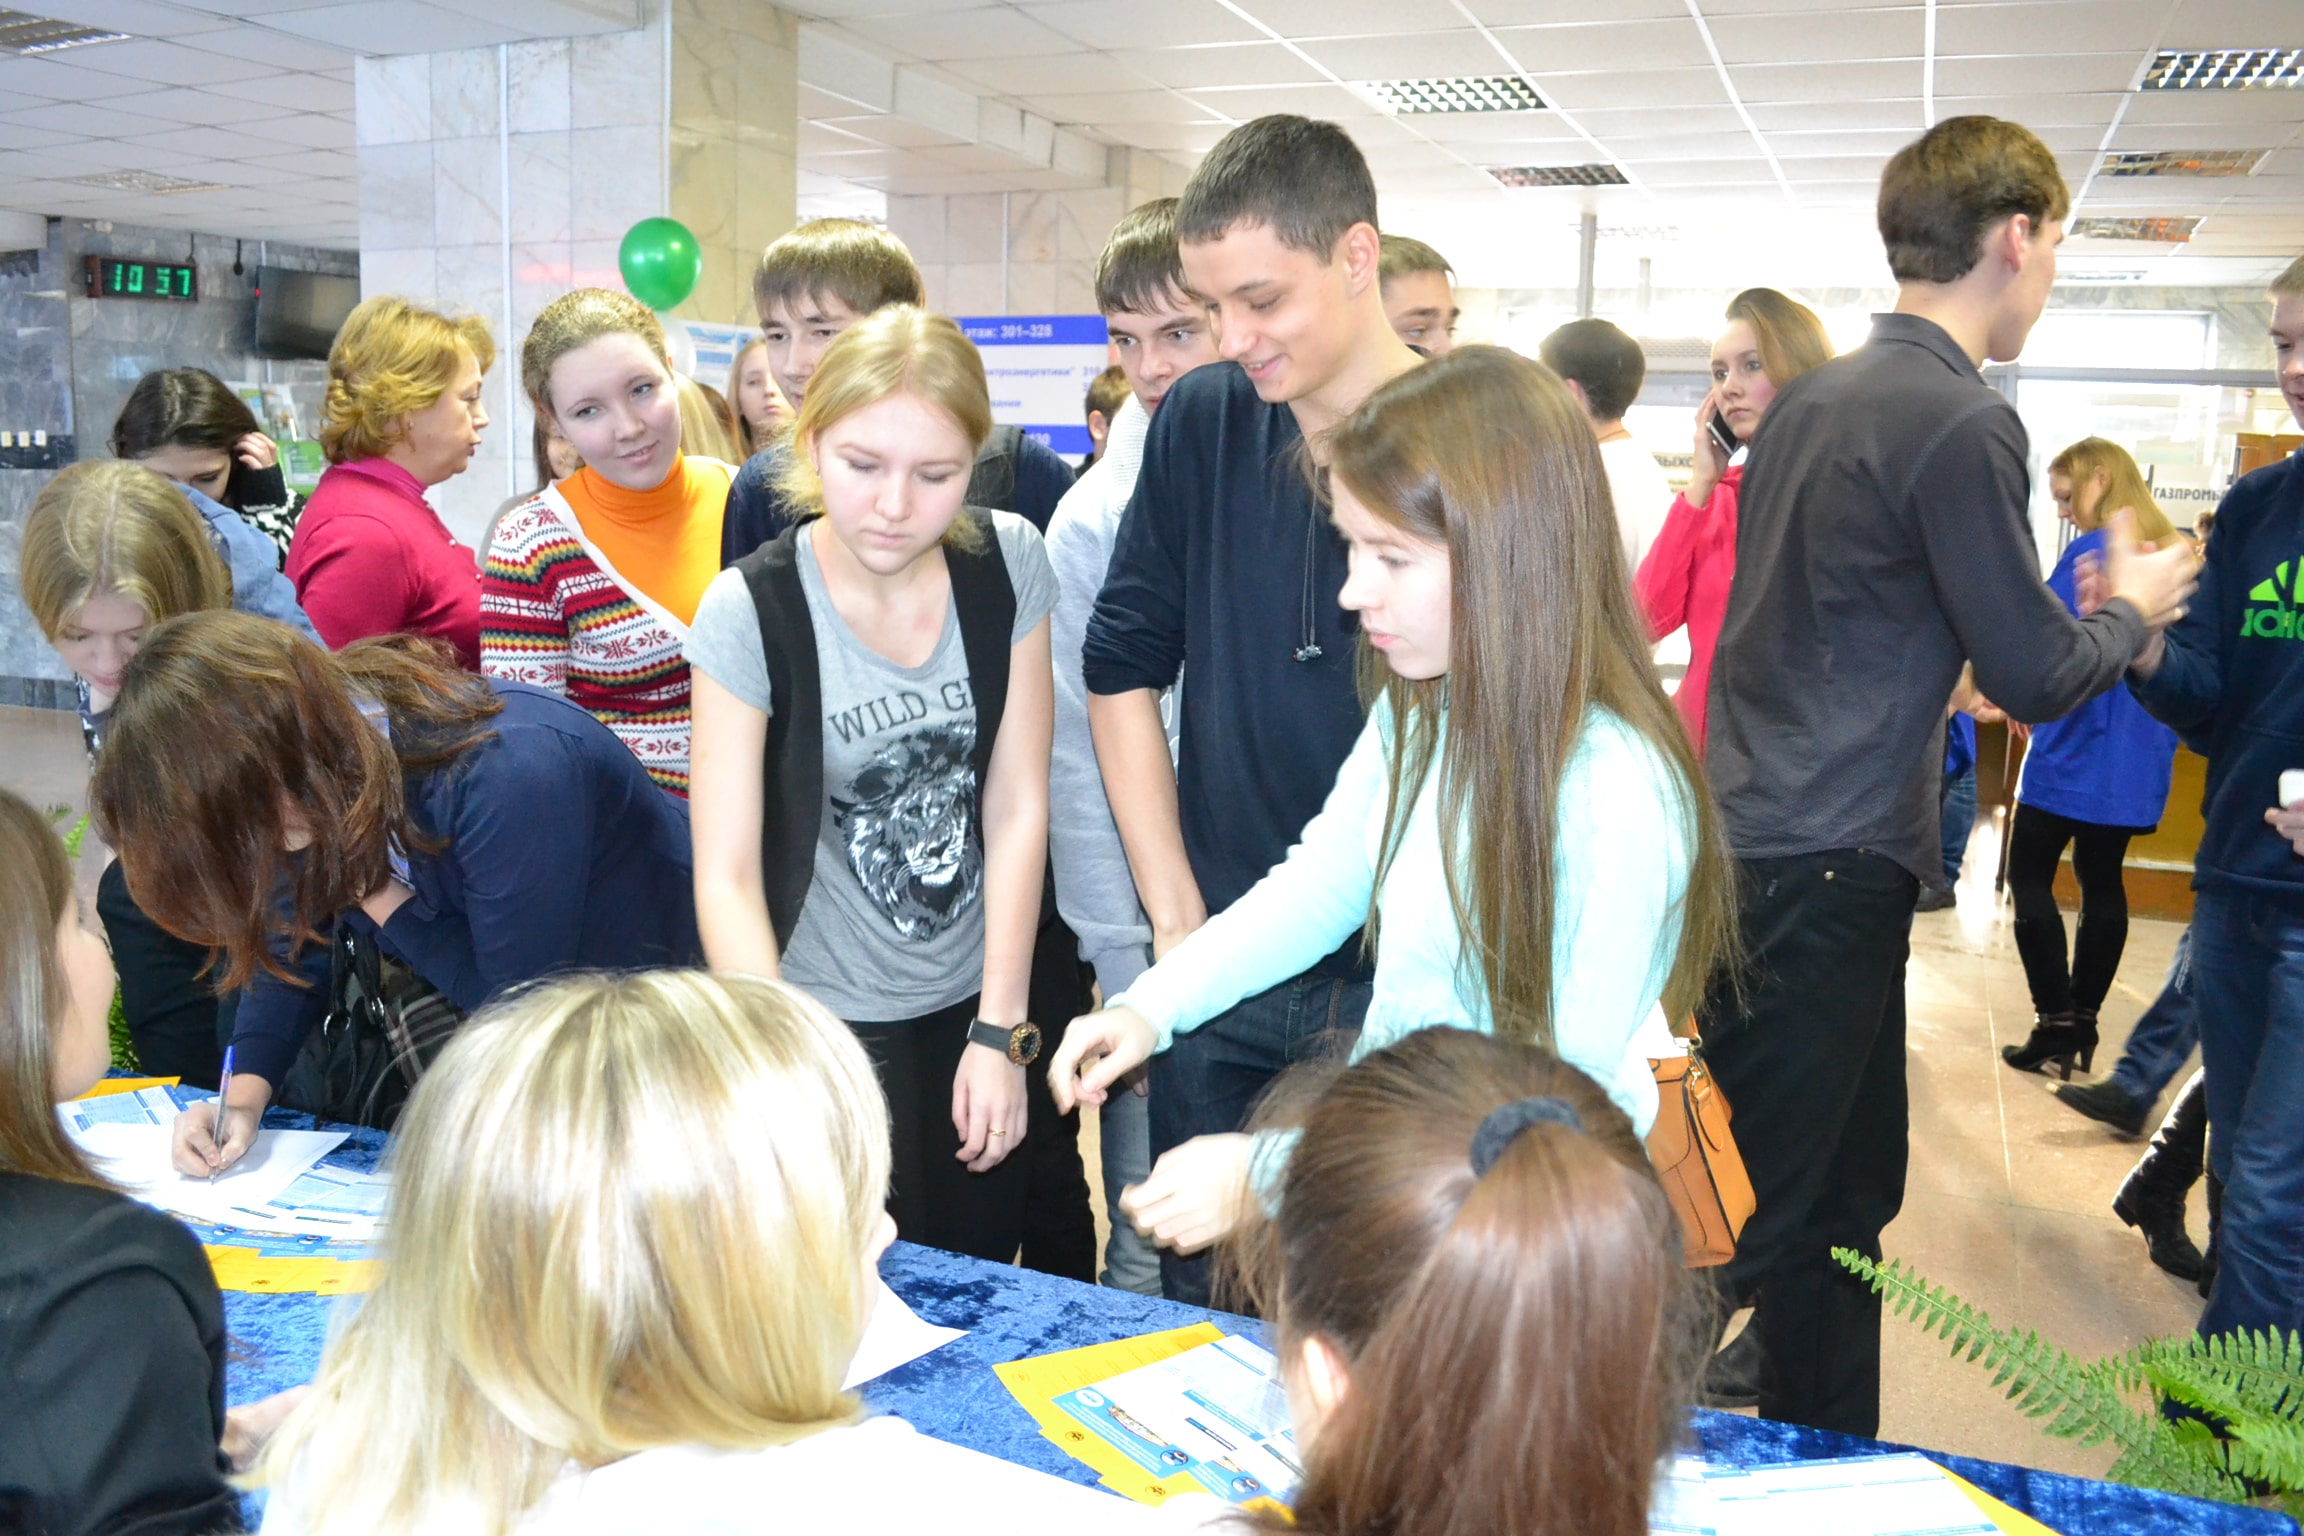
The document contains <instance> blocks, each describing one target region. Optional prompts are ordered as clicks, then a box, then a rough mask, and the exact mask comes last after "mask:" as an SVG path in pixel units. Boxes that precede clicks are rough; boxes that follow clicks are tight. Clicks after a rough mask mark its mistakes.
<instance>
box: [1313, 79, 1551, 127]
mask: <svg viewBox="0 0 2304 1536" xmlns="http://www.w3.org/2000/svg"><path fill="white" fill-rule="evenodd" d="M1354 89H1355V90H1357V91H1359V92H1360V94H1361V95H1363V96H1366V97H1367V98H1368V99H1369V100H1370V101H1373V102H1375V103H1376V105H1378V106H1380V107H1382V108H1383V109H1384V110H1385V111H1387V112H1392V113H1397V114H1399V115H1400V116H1403V117H1412V116H1417V115H1421V114H1425V113H1434V112H1541V111H1543V110H1544V98H1543V97H1541V96H1539V95H1537V94H1536V88H1535V87H1534V86H1532V85H1530V84H1529V83H1528V82H1527V81H1525V80H1523V79H1521V78H1520V77H1519V76H1518V75H1462V76H1457V77H1455V78H1453V79H1433V80H1362V81H1358V82H1356V83H1355V85H1354Z"/></svg>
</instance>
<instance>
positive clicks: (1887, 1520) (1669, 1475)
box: [1648, 1455, 2020, 1536]
mask: <svg viewBox="0 0 2304 1536" xmlns="http://www.w3.org/2000/svg"><path fill="white" fill-rule="evenodd" d="M1995 1509H1996V1510H1997V1511H2000V1512H2005V1513H2006V1514H2008V1515H2010V1516H2014V1515H2015V1512H2014V1511H2013V1510H2008V1509H2007V1507H2006V1506H2005V1505H1999V1504H1998V1503H1997V1501H1989V1502H1988V1504H1985V1505H1980V1504H1979V1502H1978V1501H1977V1499H1976V1498H1974V1497H1972V1496H1971V1495H1970V1494H1969V1493H1967V1492H1965V1491H1964V1489H1963V1485H1961V1484H1959V1483H1958V1482H1956V1481H1955V1480H1954V1479H1953V1478H1952V1477H1951V1476H1950V1475H1949V1474H1948V1473H1946V1472H1945V1471H1944V1469H1943V1468H1942V1467H1939V1466H1937V1465H1936V1464H1935V1463H1934V1462H1932V1461H1930V1460H1928V1459H1927V1458H1926V1457H1924V1456H1912V1455H1898V1456H1863V1457H1850V1458H1847V1459H1845V1460H1833V1461H1794V1462H1785V1463H1783V1464H1781V1465H1775V1466H1761V1467H1736V1468H1728V1467H1707V1466H1705V1465H1703V1464H1702V1463H1699V1462H1694V1461H1690V1460H1688V1459H1686V1458H1682V1459H1681V1460H1680V1461H1678V1462H1676V1463H1675V1464H1674V1465H1673V1466H1672V1467H1671V1468H1670V1469H1669V1470H1668V1471H1667V1472H1666V1473H1665V1475H1664V1477H1663V1478H1662V1479H1661V1480H1660V1482H1659V1483H1658V1486H1657V1496H1656V1498H1655V1500H1654V1501H1653V1503H1652V1505H1651V1508H1650V1513H1649V1521H1648V1528H1649V1530H1650V1532H1651V1533H1653V1536H1999V1533H2000V1532H2001V1531H2003V1530H2006V1529H2010V1528H2011V1527H2008V1526H2006V1525H2004V1524H2002V1523H2001V1522H2000V1521H1999V1520H1998V1519H1996V1518H1995V1513H1993V1512H1988V1511H1991V1510H1995ZM2018 1518H2020V1517H2018Z"/></svg>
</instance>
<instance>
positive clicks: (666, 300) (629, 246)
mask: <svg viewBox="0 0 2304 1536" xmlns="http://www.w3.org/2000/svg"><path fill="white" fill-rule="evenodd" d="M616 265H617V266H618V267H619V268H621V269H622V270H623V273H624V286H625V287H626V288H627V289H629V290H630V291H631V294H632V297H634V298H636V299H638V300H639V301H640V302H641V303H643V304H645V305H647V306H648V307H649V308H650V309H670V308H672V307H673V306H674V305H676V304H678V303H679V302H680V301H681V300H682V299H685V298H687V297H688V295H689V294H691V293H694V292H695V291H696V279H697V278H699V277H701V276H703V275H704V252H703V249H702V248H701V247H700V246H698V245H697V244H696V237H695V236H694V235H692V234H690V233H689V232H688V226H687V225H685V224H683V223H681V222H680V221H679V220H678V219H642V220H641V221H640V222H639V223H637V224H635V225H633V226H632V227H631V228H630V229H629V230H626V231H625V233H624V244H623V245H622V246H621V247H619V248H618V250H617V252H616Z"/></svg>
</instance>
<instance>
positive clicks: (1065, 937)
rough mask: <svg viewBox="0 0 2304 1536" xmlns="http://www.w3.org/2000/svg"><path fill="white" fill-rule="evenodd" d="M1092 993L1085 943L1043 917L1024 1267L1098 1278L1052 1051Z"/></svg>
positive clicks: (1079, 1168) (1027, 1087)
mask: <svg viewBox="0 0 2304 1536" xmlns="http://www.w3.org/2000/svg"><path fill="white" fill-rule="evenodd" d="M1094 1000H1095V994H1094V993H1093V992H1092V991H1091V990H1090V973H1089V970H1088V967H1087V966H1085V965H1083V964H1081V963H1080V942H1079V940H1077V939H1075V938H1074V937H1073V936H1072V930H1071V929H1069V928H1067V927H1065V926H1064V923H1063V920H1062V919H1061V918H1058V917H1057V916H1056V915H1055V912H1054V908H1053V907H1051V908H1050V909H1049V911H1047V912H1046V913H1044V914H1043V915H1042V918H1041V923H1040V932H1039V935H1038V937H1037V938H1036V939H1035V941H1034V943H1033V948H1032V992H1031V1001H1030V1004H1029V1006H1030V1009H1031V1014H1032V1022H1034V1023H1035V1024H1038V1025H1039V1026H1040V1038H1041V1040H1042V1042H1043V1044H1042V1046H1041V1056H1040V1059H1039V1060H1038V1061H1036V1062H1034V1063H1033V1064H1032V1066H1031V1067H1030V1068H1029V1069H1028V1070H1027V1071H1026V1072H1025V1074H1024V1091H1025V1094H1026V1095H1027V1097H1029V1098H1030V1100H1031V1123H1030V1126H1029V1134H1028V1135H1027V1136H1026V1137H1025V1140H1024V1151H1025V1155H1026V1156H1027V1157H1028V1158H1029V1159H1030V1161H1031V1168H1032V1189H1031V1192H1030V1193H1029V1194H1028V1195H1027V1196H1026V1197H1025V1201H1024V1244H1023V1246H1024V1254H1023V1262H1024V1267H1025V1268H1026V1269H1036V1270H1039V1271H1040V1272H1041V1273H1042V1274H1047V1275H1062V1276H1063V1277H1064V1278H1065V1279H1067V1280H1078V1281H1081V1282H1082V1283H1084V1284H1088V1285H1094V1284H1095V1283H1096V1216H1095V1212H1094V1211H1093V1210H1091V1209H1090V1205H1089V1198H1088V1168H1087V1165H1086V1164H1085V1163H1083V1162H1082V1161H1081V1160H1080V1111H1078V1110H1077V1109H1075V1110H1073V1111H1072V1112H1071V1113H1070V1114H1067V1115H1059V1114H1058V1113H1056V1100H1055V1098H1054V1096H1053V1095H1051V1094H1050V1093H1049V1092H1048V1055H1047V1053H1048V1052H1050V1051H1053V1050H1054V1049H1055V1048H1056V1042H1057V1041H1059V1040H1062V1039H1063V1038H1064V1026H1065V1025H1067V1024H1069V1023H1071V1022H1072V1021H1073V1020H1074V1019H1076V1018H1078V1017H1079V1016H1080V1015H1081V1014H1083V1013H1086V1012H1087V1011H1088V1008H1089V1005H1090V1003H1092V1002H1093V1001H1094Z"/></svg>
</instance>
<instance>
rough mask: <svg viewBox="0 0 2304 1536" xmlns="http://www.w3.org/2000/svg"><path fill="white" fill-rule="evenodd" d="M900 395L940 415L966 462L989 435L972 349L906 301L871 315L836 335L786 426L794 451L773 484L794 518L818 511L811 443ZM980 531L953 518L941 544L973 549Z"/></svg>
mask: <svg viewBox="0 0 2304 1536" xmlns="http://www.w3.org/2000/svg"><path fill="white" fill-rule="evenodd" d="M903 394H909V395H915V396H917V397H919V398H920V399H921V400H923V401H925V402H926V403H927V404H929V405H930V406H932V407H934V408H935V409H937V410H939V411H941V412H943V413H944V415H945V416H946V417H947V418H948V419H949V420H950V421H951V423H952V425H953V426H954V427H955V428H957V429H958V430H959V432H960V435H961V436H962V437H964V438H966V439H967V440H968V452H969V454H970V456H971V457H973V456H974V455H975V454H976V453H977V452H978V451H979V450H981V449H982V448H983V446H984V440H985V439H986V438H988V437H990V436H991V435H992V392H991V389H990V387H989V386H988V385H987V384H986V383H985V381H984V359H983V357H982V355H981V354H979V353H978V352H977V350H976V344H975V343H974V342H972V341H970V340H969V339H968V337H967V335H966V334H965V333H964V332H963V331H962V330H961V329H960V327H959V326H958V325H956V324H954V323H953V322H952V321H951V320H949V319H947V318H945V317H944V316H942V315H932V314H930V313H929V312H928V311H926V310H924V309H917V308H914V307H913V306H912V305H910V304H891V305H889V306H888V307H887V308H886V309H881V310H876V311H874V312H873V313H872V314H870V315H867V316H866V317H865V318H863V319H862V320H859V321H857V322H856V323H855V324H854V325H852V326H850V327H849V328H848V329H847V330H845V331H842V332H841V333H840V336H839V339H838V340H836V341H834V342H833V343H832V345H831V346H830V347H829V348H827V349H826V350H825V353H824V360H823V361H822V362H820V363H818V364H817V365H816V372H815V373H814V374H813V375H811V376H810V378H809V380H808V393H807V395H806V397H805V398H804V399H803V400H802V401H801V404H800V418H799V420H797V421H795V422H793V424H792V441H793V443H794V444H795V445H796V446H797V448H798V451H797V452H795V453H793V454H792V455H790V457H788V458H787V459H786V460H785V464H784V471H783V475H782V477H781V479H780V480H779V482H778V484H779V488H780V489H781V490H782V491H783V492H784V498H785V501H786V504H787V505H789V506H790V507H791V508H792V511H793V515H794V517H795V518H796V519H805V518H811V517H820V516H822V515H823V512H824V482H823V480H822V478H821V477H820V476H819V475H818V474H817V472H816V458H815V454H816V446H815V445H816V439H817V438H818V437H819V436H821V435H822V434H823V433H825V432H827V431H829V430H830V429H831V428H832V426H833V425H834V424H835V423H837V422H839V421H840V420H842V419H843V418H844V417H847V416H851V415H853V414H855V413H856V412H857V411H861V410H864V409H866V408H867V407H870V406H874V405H878V404H879V403H880V402H881V401H883V400H886V399H888V398H889V397H890V396H892V395H903ZM981 532H982V531H981V529H980V528H979V526H978V524H977V522H976V520H975V519H974V518H969V517H956V518H954V519H953V520H952V529H951V531H949V532H947V533H946V534H945V541H946V542H947V543H954V544H958V545H960V546H961V547H962V548H971V547H973V544H974V541H975V540H976V539H977V538H979V537H981Z"/></svg>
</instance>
